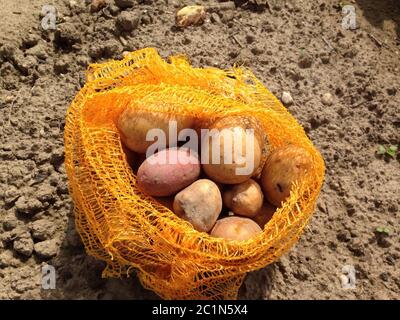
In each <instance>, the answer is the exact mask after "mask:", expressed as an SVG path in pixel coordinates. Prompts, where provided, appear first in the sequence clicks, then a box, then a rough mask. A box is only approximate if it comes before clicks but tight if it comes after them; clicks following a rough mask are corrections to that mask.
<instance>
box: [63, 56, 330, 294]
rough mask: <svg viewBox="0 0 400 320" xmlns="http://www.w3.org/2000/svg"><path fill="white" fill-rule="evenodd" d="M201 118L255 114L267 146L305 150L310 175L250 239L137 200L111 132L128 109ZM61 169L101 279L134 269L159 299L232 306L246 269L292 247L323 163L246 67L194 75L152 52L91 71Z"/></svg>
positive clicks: (74, 107) (185, 65) (180, 62)
mask: <svg viewBox="0 0 400 320" xmlns="http://www.w3.org/2000/svg"><path fill="white" fill-rule="evenodd" d="M127 107H131V108H137V109H138V110H146V111H153V112H154V111H155V112H161V113H167V114H179V115H191V116H196V117H198V118H200V119H204V120H207V121H208V120H212V119H214V118H221V117H226V116H243V115H246V116H249V115H251V116H254V117H255V118H257V119H258V120H259V122H260V124H261V127H262V130H263V132H264V133H265V134H266V136H267V137H268V141H269V144H270V147H271V148H272V149H274V148H276V147H279V146H284V145H287V144H294V145H298V146H301V147H303V148H305V149H307V150H308V151H309V152H310V154H311V155H312V158H313V169H312V171H311V172H309V174H308V175H307V177H306V179H304V181H303V182H302V183H301V184H296V185H295V186H294V188H293V190H292V192H291V195H290V198H289V199H288V200H287V201H286V202H285V203H284V204H283V206H282V207H281V208H279V209H278V210H277V211H276V212H275V214H274V215H273V218H272V219H271V220H270V221H269V222H268V224H267V225H266V226H265V227H264V229H263V232H262V233H260V234H259V235H258V236H256V237H254V238H253V239H250V240H247V241H243V242H239V241H227V240H224V239H220V238H214V237H211V236H209V235H208V234H206V233H201V232H198V231H196V230H194V229H193V227H192V226H191V225H190V224H189V223H188V222H186V221H184V220H182V219H180V218H179V217H177V216H176V215H175V214H174V213H173V212H171V211H170V210H169V209H168V208H166V207H164V206H163V205H162V204H161V203H159V202H157V201H156V200H155V199H153V198H152V197H150V196H148V195H146V194H143V193H142V192H140V190H138V188H137V185H136V176H135V174H134V172H133V171H132V169H131V167H130V166H129V164H128V161H127V157H126V154H125V153H124V151H123V145H122V143H121V139H120V136H119V133H118V130H117V127H116V125H115V123H116V119H117V117H118V115H119V114H120V113H121V112H122V110H124V108H127ZM65 164H66V170H67V175H68V181H69V192H70V195H71V197H72V199H73V202H74V211H75V223H76V229H77V231H78V233H79V234H80V236H81V239H82V241H83V243H84V246H85V249H86V251H87V253H88V254H89V255H92V256H94V257H96V258H98V259H101V260H104V261H105V262H106V263H107V267H106V268H105V270H104V271H103V277H122V276H129V275H130V274H131V273H132V272H137V276H138V278H139V279H140V282H141V283H142V285H143V286H144V287H145V288H148V289H150V290H153V291H154V292H155V293H157V294H158V295H159V296H160V297H161V298H164V299H236V298H237V294H238V289H239V287H240V285H241V283H242V281H243V279H244V277H245V275H246V273H247V272H249V271H253V270H256V269H260V268H262V267H265V266H266V265H268V264H270V263H271V262H273V261H275V260H276V259H278V258H279V257H280V256H281V255H282V254H284V253H285V252H286V251H288V250H289V249H290V247H291V246H292V245H293V244H294V243H295V242H296V241H297V240H298V238H299V236H300V234H301V233H302V231H303V229H304V227H305V226H306V224H307V222H308V221H309V219H310V217H311V215H312V213H313V211H314V209H315V205H316V201H317V197H318V194H319V192H320V189H321V185H322V182H323V177H324V170H325V169H324V161H323V159H322V157H321V155H320V153H319V152H318V151H317V150H316V149H315V147H314V146H313V144H312V142H311V141H310V140H309V139H308V138H307V136H306V134H305V132H304V130H303V128H302V127H301V126H300V125H299V124H298V123H297V122H296V120H295V119H294V117H293V116H292V115H291V114H290V113H289V112H288V111H287V110H286V109H285V108H284V107H283V106H282V104H281V103H280V102H279V101H278V99H276V97H275V96H274V95H273V94H272V93H270V92H269V91H268V90H267V89H266V88H265V87H264V86H263V85H262V84H261V82H260V81H259V80H257V79H256V77H255V76H254V75H253V74H252V73H251V72H250V71H249V70H247V69H245V68H241V67H235V68H232V69H231V70H220V69H216V68H204V69H203V68H194V67H192V66H191V65H190V64H189V62H188V61H187V59H185V58H184V57H183V56H172V57H170V58H169V61H164V60H163V59H162V58H161V57H160V56H159V55H158V53H157V51H156V50H155V49H153V48H146V49H142V50H138V51H135V52H131V53H129V54H127V55H126V56H125V57H124V59H123V60H120V61H110V62H106V63H103V64H93V65H91V66H90V67H89V69H88V71H87V81H86V84H85V86H84V87H83V88H82V89H81V90H80V92H79V93H78V94H77V95H76V97H75V99H74V100H73V102H72V103H71V105H70V107H69V109H68V111H67V116H66V125H65Z"/></svg>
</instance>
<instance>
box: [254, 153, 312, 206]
mask: <svg viewBox="0 0 400 320" xmlns="http://www.w3.org/2000/svg"><path fill="white" fill-rule="evenodd" d="M312 165H313V161H312V157H311V155H310V154H309V153H308V151H307V150H305V149H303V148H301V147H297V146H295V145H288V146H285V147H281V148H278V149H276V150H274V151H273V152H272V153H271V154H270V156H269V157H268V158H267V161H266V163H265V166H264V168H263V171H262V175H261V185H262V188H263V191H264V195H265V196H266V198H267V199H268V201H269V202H271V203H272V204H273V205H275V206H277V207H280V206H281V204H282V202H284V201H285V200H286V199H287V198H288V197H289V195H290V191H291V189H292V186H293V183H294V182H295V181H297V182H300V181H301V180H302V179H303V178H304V176H305V175H306V174H307V172H310V171H311V169H312Z"/></svg>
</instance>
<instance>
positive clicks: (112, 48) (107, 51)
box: [102, 39, 123, 58]
mask: <svg viewBox="0 0 400 320" xmlns="http://www.w3.org/2000/svg"><path fill="white" fill-rule="evenodd" d="M122 50H123V48H122V45H121V43H120V42H119V41H117V40H115V39H110V40H107V41H106V42H105V43H104V47H103V50H102V51H103V54H104V56H105V57H107V58H111V57H114V56H115V55H117V54H119V53H120V52H121V51H122Z"/></svg>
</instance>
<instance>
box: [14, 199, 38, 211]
mask: <svg viewBox="0 0 400 320" xmlns="http://www.w3.org/2000/svg"><path fill="white" fill-rule="evenodd" d="M15 208H16V209H17V211H18V212H20V213H24V214H29V215H33V214H35V213H37V212H39V211H40V210H41V209H43V204H42V203H41V202H40V201H39V200H37V199H34V198H33V199H32V198H26V197H25V196H22V197H20V198H18V200H17V202H15Z"/></svg>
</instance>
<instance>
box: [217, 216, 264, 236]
mask: <svg viewBox="0 0 400 320" xmlns="http://www.w3.org/2000/svg"><path fill="white" fill-rule="evenodd" d="M261 231H262V230H261V228H260V227H259V226H258V224H257V223H255V222H254V221H253V220H251V219H249V218H242V217H228V218H223V219H220V220H218V221H217V223H216V224H215V226H214V228H213V229H212V230H211V233H210V235H211V236H213V237H217V238H224V239H227V240H238V241H244V240H249V239H251V238H253V237H254V236H256V235H257V234H258V233H260V232H261Z"/></svg>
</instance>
